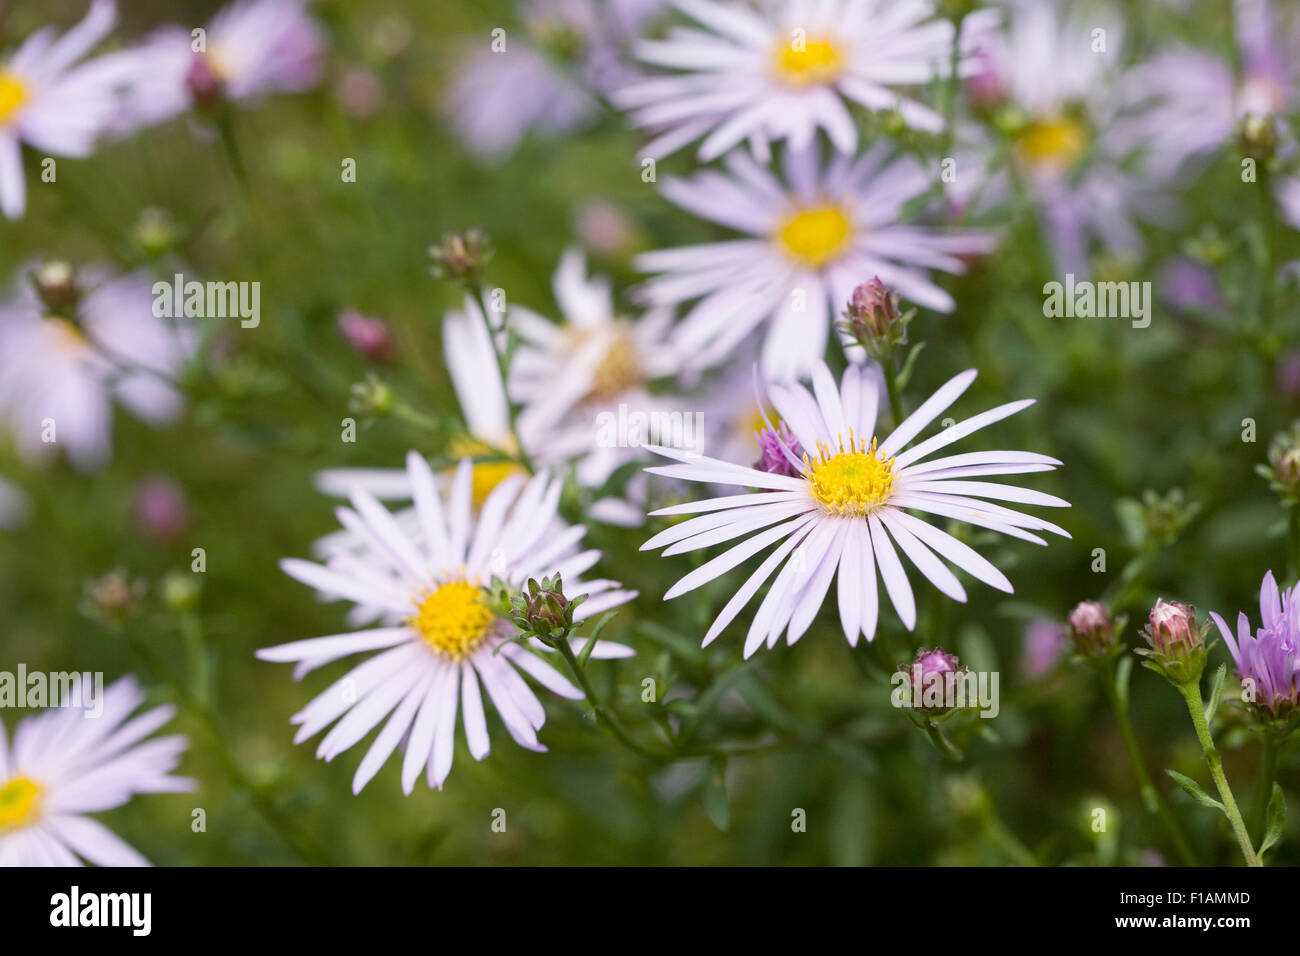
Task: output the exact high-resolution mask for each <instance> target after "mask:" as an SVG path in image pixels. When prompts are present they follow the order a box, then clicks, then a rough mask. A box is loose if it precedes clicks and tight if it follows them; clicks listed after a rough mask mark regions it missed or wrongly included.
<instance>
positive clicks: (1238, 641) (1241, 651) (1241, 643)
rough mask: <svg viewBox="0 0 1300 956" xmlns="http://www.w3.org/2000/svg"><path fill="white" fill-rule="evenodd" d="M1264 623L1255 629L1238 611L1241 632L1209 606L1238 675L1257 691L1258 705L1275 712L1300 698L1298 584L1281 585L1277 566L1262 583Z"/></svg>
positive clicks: (1287, 708)
mask: <svg viewBox="0 0 1300 956" xmlns="http://www.w3.org/2000/svg"><path fill="white" fill-rule="evenodd" d="M1259 616H1260V627H1259V629H1258V630H1256V631H1255V633H1254V634H1253V635H1252V634H1251V631H1250V619H1249V618H1247V617H1246V614H1245V612H1244V611H1243V612H1241V613H1240V614H1238V616H1237V633H1236V636H1235V637H1234V636H1233V633H1232V629H1231V628H1230V627H1228V624H1227V622H1226V621H1224V619H1223V618H1222V617H1220V616H1219V615H1218V614H1216V613H1215V612H1213V611H1211V612H1210V617H1211V618H1213V619H1214V623H1215V625H1216V626H1217V627H1218V629H1219V633H1220V634H1222V635H1223V640H1224V642H1225V643H1226V644H1227V645H1228V650H1229V651H1230V652H1231V653H1232V660H1233V663H1234V664H1236V665H1237V676H1238V677H1240V678H1241V682H1242V684H1243V685H1244V684H1249V685H1250V688H1251V689H1252V690H1253V691H1254V695H1255V696H1254V702H1255V705H1256V706H1257V707H1259V708H1261V709H1263V710H1267V711H1268V712H1269V713H1270V714H1271V715H1272V716H1274V717H1283V716H1286V715H1287V714H1289V713H1291V712H1292V711H1293V710H1294V709H1295V706H1296V704H1297V702H1300V601H1297V600H1296V593H1295V588H1288V589H1286V590H1285V591H1280V590H1279V589H1278V586H1277V581H1276V580H1274V578H1273V572H1272V571H1269V572H1268V573H1267V574H1266V575H1264V580H1263V582H1262V583H1261V584H1260V589H1259Z"/></svg>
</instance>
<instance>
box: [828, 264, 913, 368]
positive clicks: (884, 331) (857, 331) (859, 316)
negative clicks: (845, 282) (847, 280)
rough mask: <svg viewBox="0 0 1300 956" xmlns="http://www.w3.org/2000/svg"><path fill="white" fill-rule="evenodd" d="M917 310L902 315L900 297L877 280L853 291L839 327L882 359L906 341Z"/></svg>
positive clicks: (872, 280) (865, 283)
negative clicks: (899, 305) (899, 304)
mask: <svg viewBox="0 0 1300 956" xmlns="http://www.w3.org/2000/svg"><path fill="white" fill-rule="evenodd" d="M915 315H916V310H914V309H913V310H911V311H908V312H902V313H900V312H899V310H898V295H897V293H895V292H892V291H891V290H890V289H889V288H887V287H886V286H885V284H884V283H883V282H881V281H880V279H878V278H873V279H871V280H870V281H869V282H864V283H862V284H861V285H859V286H858V287H857V288H856V289H854V290H853V295H852V297H850V299H849V305H848V308H847V309H846V310H845V313H844V322H843V323H841V325H840V328H841V329H842V330H843V331H844V332H846V333H847V334H848V335H849V336H851V337H852V338H853V340H854V341H855V342H857V343H858V344H859V345H861V346H862V347H863V348H864V349H866V350H867V351H868V352H869V353H870V354H872V355H875V356H879V355H882V354H884V353H886V352H888V351H889V350H891V349H893V348H894V347H895V346H897V345H903V344H905V343H906V342H907V324H908V323H909V322H911V321H912V317H913V316H915Z"/></svg>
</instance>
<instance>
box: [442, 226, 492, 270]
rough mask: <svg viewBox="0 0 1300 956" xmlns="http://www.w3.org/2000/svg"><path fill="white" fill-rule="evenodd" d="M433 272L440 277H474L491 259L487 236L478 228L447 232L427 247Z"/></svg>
mask: <svg viewBox="0 0 1300 956" xmlns="http://www.w3.org/2000/svg"><path fill="white" fill-rule="evenodd" d="M429 257H430V258H431V259H432V260H433V274H434V275H436V276H438V277H439V278H442V279H475V278H477V277H478V275H479V273H480V272H482V271H483V268H484V267H485V266H486V265H487V264H488V262H490V261H491V259H492V248H491V246H490V244H489V243H488V238H487V236H486V235H485V234H484V233H483V232H482V230H479V229H470V230H468V231H467V232H464V233H451V232H449V233H447V234H446V235H444V236H443V237H442V242H440V243H438V244H437V245H434V246H430V247H429Z"/></svg>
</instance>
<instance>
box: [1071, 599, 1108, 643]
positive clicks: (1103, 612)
mask: <svg viewBox="0 0 1300 956" xmlns="http://www.w3.org/2000/svg"><path fill="white" fill-rule="evenodd" d="M1066 623H1067V624H1068V625H1069V629H1070V639H1071V640H1073V641H1074V646H1075V647H1076V648H1077V649H1078V651H1079V653H1080V654H1082V655H1083V656H1084V657H1102V656H1104V655H1105V654H1106V653H1108V652H1109V651H1110V650H1111V648H1113V647H1115V644H1116V641H1115V625H1114V624H1113V623H1112V622H1111V619H1110V611H1109V610H1108V609H1107V607H1106V605H1104V604H1100V603H1098V602H1097V601H1080V602H1079V604H1078V605H1077V606H1076V607H1075V609H1074V610H1073V611H1071V612H1070V616H1069V617H1068V618H1067V619H1066Z"/></svg>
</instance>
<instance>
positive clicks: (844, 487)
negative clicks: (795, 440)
mask: <svg viewBox="0 0 1300 956" xmlns="http://www.w3.org/2000/svg"><path fill="white" fill-rule="evenodd" d="M837 448H838V450H832V449H830V448H828V447H827V446H825V445H823V444H822V443H821V442H818V443H817V457H816V458H809V456H808V453H807V452H804V456H803V463H804V468H805V469H807V476H808V483H809V485H810V486H811V491H812V494H813V497H814V498H816V499H817V503H818V504H819V505H821V508H822V510H823V511H825V512H826V513H827V514H830V515H840V516H849V515H854V516H864V515H869V514H871V513H872V512H873V511H875V510H876V509H877V508H879V507H880V506H881V505H882V504H884V503H885V502H886V501H888V500H889V494H890V492H891V491H892V490H893V487H894V459H893V458H886V457H884V455H883V453H880V452H877V450H876V440H875V439H874V438H873V439H872V440H871V446H870V447H867V442H866V439H863V440H862V442H861V447H859V442H858V441H857V439H855V438H854V437H853V432H852V430H850V431H849V443H848V449H847V450H846V449H845V447H844V439H843V438H839V439H837Z"/></svg>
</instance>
